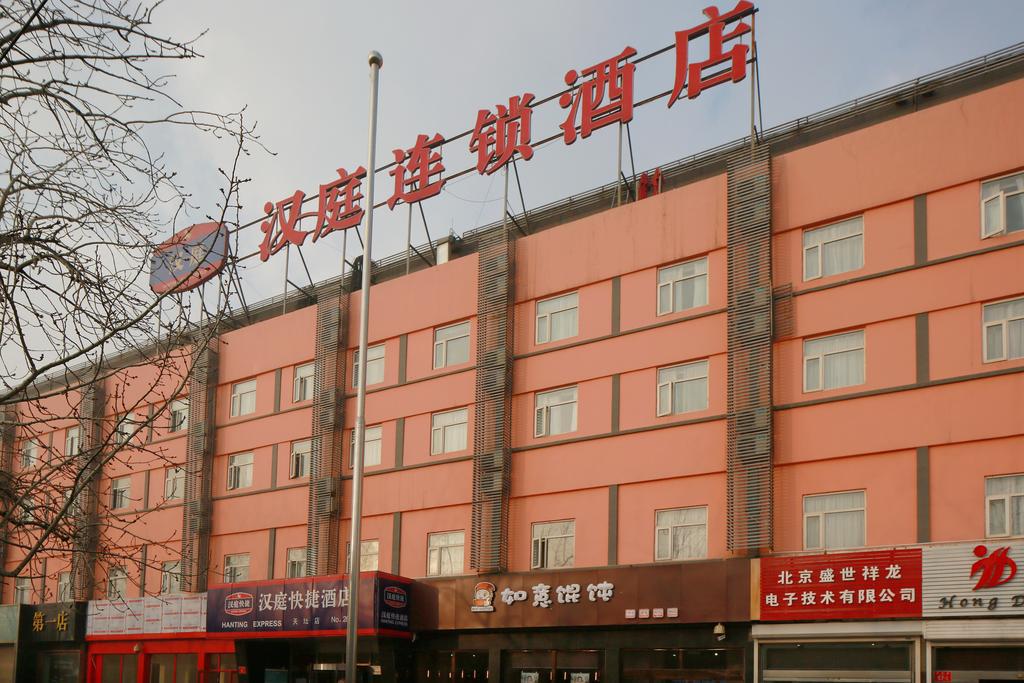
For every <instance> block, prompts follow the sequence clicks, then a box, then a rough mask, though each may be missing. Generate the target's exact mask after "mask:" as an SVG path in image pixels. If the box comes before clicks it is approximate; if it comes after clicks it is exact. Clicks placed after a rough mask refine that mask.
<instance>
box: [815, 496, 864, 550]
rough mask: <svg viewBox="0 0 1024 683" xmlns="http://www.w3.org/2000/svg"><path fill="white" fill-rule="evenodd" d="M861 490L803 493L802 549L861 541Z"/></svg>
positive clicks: (859, 543) (848, 545) (856, 544)
mask: <svg viewBox="0 0 1024 683" xmlns="http://www.w3.org/2000/svg"><path fill="white" fill-rule="evenodd" d="M864 537H865V534H864V492H863V491H845V492H843V493H826V494H821V495H814V496H804V549H805V550H818V549H825V550H831V549H833V548H860V547H862V546H863V545H864Z"/></svg>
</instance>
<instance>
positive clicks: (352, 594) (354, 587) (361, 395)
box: [345, 50, 384, 683]
mask: <svg viewBox="0 0 1024 683" xmlns="http://www.w3.org/2000/svg"><path fill="white" fill-rule="evenodd" d="M369 59H370V140H369V143H368V146H369V150H368V151H367V161H366V168H367V169H369V171H368V172H367V174H366V237H365V239H364V242H363V293H362V297H361V298H360V301H359V369H358V370H357V373H358V374H357V377H359V388H358V392H357V394H356V444H355V450H354V454H353V458H352V533H351V536H350V540H349V548H350V549H351V550H350V551H349V563H348V624H347V628H346V630H345V633H346V634H347V637H346V639H345V681H346V683H355V680H356V653H357V651H358V649H357V646H358V638H359V623H358V620H359V564H360V552H359V550H360V548H359V543H360V541H361V540H362V521H363V520H362V514H363V446H364V445H365V444H364V443H363V439H364V438H365V433H366V417H365V415H364V409H365V408H366V342H367V338H366V337H367V326H368V323H369V320H370V268H371V266H372V265H373V264H372V263H371V261H370V245H371V244H372V242H373V180H374V175H375V174H374V169H375V168H376V163H377V159H376V156H377V80H378V76H379V75H380V68H381V66H383V64H384V58H383V57H381V56H380V53H379V52H377V51H376V50H374V51H373V52H371V53H370V57H369Z"/></svg>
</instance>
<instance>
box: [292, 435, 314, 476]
mask: <svg viewBox="0 0 1024 683" xmlns="http://www.w3.org/2000/svg"><path fill="white" fill-rule="evenodd" d="M312 454H313V442H312V441H311V440H309V439H306V440H305V441H296V442H295V443H293V444H292V462H291V465H290V466H289V468H288V477H289V478H291V479H298V478H299V477H305V476H308V475H309V459H310V456H312Z"/></svg>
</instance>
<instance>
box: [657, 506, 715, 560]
mask: <svg viewBox="0 0 1024 683" xmlns="http://www.w3.org/2000/svg"><path fill="white" fill-rule="evenodd" d="M682 510H703V511H704V521H703V522H702V523H700V524H659V523H658V516H659V515H660V514H661V513H663V512H676V511H682ZM696 527H701V528H703V529H704V554H703V555H700V556H697V557H672V530H673V529H677V528H678V529H684V528H696ZM662 531H667V532H668V537H669V544H668V545H669V554H668V556H667V557H660V556H659V555H658V536H659V535H660V534H661V532H662ZM707 556H708V506H707V505H691V506H689V507H682V508H662V509H660V510H655V511H654V561H655V562H679V561H683V560H702V559H704V558H706V557H707Z"/></svg>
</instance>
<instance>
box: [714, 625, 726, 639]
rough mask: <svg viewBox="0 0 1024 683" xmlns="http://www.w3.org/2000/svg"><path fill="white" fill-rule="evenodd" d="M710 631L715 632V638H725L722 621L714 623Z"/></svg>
mask: <svg viewBox="0 0 1024 683" xmlns="http://www.w3.org/2000/svg"><path fill="white" fill-rule="evenodd" d="M711 632H712V633H714V634H715V640H725V625H724V624H722V622H718V623H717V624H715V628H714V629H713V630H712V631H711Z"/></svg>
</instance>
